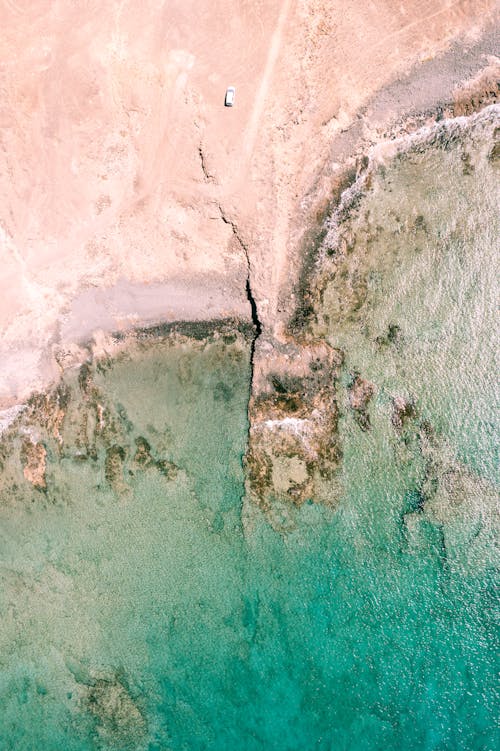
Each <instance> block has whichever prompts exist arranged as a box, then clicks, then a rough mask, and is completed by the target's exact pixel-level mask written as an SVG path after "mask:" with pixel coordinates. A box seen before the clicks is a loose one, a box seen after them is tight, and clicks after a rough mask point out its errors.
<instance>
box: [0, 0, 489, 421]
mask: <svg viewBox="0 0 500 751" xmlns="http://www.w3.org/2000/svg"><path fill="white" fill-rule="evenodd" d="M497 8H498V6H497V3H496V2H495V1H494V0H404V2H402V1H401V0H398V1H396V0H372V1H371V2H359V0H329V1H328V2H326V1H325V0H266V1H265V2H263V0H253V1H252V2H248V0H233V1H231V2H230V0H217V1H214V0H165V2H162V1H161V0H143V1H142V2H137V1H136V0H133V1H132V0H130V1H129V2H127V0H120V1H118V0H89V2H86V3H64V2H56V1H55V0H37V2H30V1H29V0H9V1H8V2H4V3H2V4H1V5H0V28H1V32H0V81H1V92H2V93H1V104H0V126H1V129H0V248H1V258H2V265H1V272H0V289H1V295H0V406H1V405H4V406H7V405H9V404H13V403H15V402H17V401H20V400H22V399H24V398H26V396H27V395H28V394H29V393H30V391H31V390H32V389H34V388H42V387H43V386H44V385H45V384H46V383H47V382H48V381H49V380H50V379H51V378H54V377H56V376H57V374H58V367H57V364H56V361H57V355H58V353H59V354H60V352H61V350H65V349H67V348H71V347H72V346H73V345H74V343H75V342H78V341H79V339H81V338H88V337H89V336H91V335H92V332H93V331H94V330H98V329H102V328H104V329H107V330H113V329H123V328H127V327H130V326H134V325H137V324H143V323H148V322H152V321H155V320H175V319H180V318H182V319H188V320H189V319H194V318H213V317H217V316H220V317H224V316H234V315H240V316H241V315H246V316H247V317H249V315H250V308H249V305H248V303H247V301H246V293H245V282H246V278H247V273H248V261H249V262H250V275H251V281H252V289H253V292H254V295H255V298H256V300H257V303H258V310H259V316H260V317H261V320H262V321H263V324H264V332H265V334H266V335H268V336H269V337H271V336H276V335H279V332H280V326H281V325H282V322H283V321H284V320H285V319H286V317H287V315H288V314H289V311H290V309H291V307H292V305H293V297H292V295H291V290H292V288H293V284H294V282H295V281H296V279H297V274H298V271H299V267H300V253H301V249H302V245H303V242H304V237H303V235H304V228H305V227H306V226H307V225H308V224H310V222H311V220H312V219H313V218H314V217H315V215H316V213H317V211H318V209H319V208H320V207H321V206H322V205H324V203H325V201H326V200H327V198H328V196H329V195H330V194H331V190H332V184H334V183H335V180H336V176H337V173H338V172H339V171H341V169H342V168H343V164H344V162H345V159H346V158H348V157H349V156H351V155H352V153H354V152H355V151H356V149H357V148H359V147H360V144H363V143H367V142H368V143H369V142H370V140H373V139H374V138H376V137H378V135H379V134H380V133H382V132H383V130H384V128H385V127H387V124H388V123H389V122H392V121H396V120H397V118H399V117H402V116H403V115H404V114H405V113H406V112H408V111H411V109H412V107H415V106H417V108H418V109H420V110H425V108H426V107H429V106H431V107H432V106H435V105H436V104H437V103H438V102H439V100H440V99H442V98H446V96H450V92H451V91H452V89H453V87H454V86H456V85H457V84H458V83H460V82H461V81H462V80H465V79H467V78H472V77H473V76H477V75H478V74H479V71H480V69H481V68H483V67H485V66H487V65H490V66H491V65H493V66H494V65H495V61H494V60H492V59H491V58H488V57H487V55H488V54H489V55H493V54H494V53H495V51H497V50H498V37H497V35H496V34H495V31H494V27H492V23H494V21H495V13H496V12H497ZM492 29H493V30H492ZM409 71H412V73H411V76H410V77H409V78H407V79H405V76H406V75H407V74H408V72H409ZM426 76H427V78H426ZM230 84H232V85H235V86H236V105H235V107H233V108H232V109H228V108H225V107H224V106H223V99H224V93H225V89H226V86H228V85H230ZM391 87H392V88H391ZM417 95H418V96H417ZM415 97H417V99H418V103H417V104H415ZM223 217H225V221H224V218H223ZM236 235H237V236H236ZM238 238H239V239H238ZM241 243H243V244H244V246H245V248H246V251H247V252H246V253H245V248H244V247H243V246H242V244H241ZM60 360H61V358H60V357H59V361H60Z"/></svg>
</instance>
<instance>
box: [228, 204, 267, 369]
mask: <svg viewBox="0 0 500 751" xmlns="http://www.w3.org/2000/svg"><path fill="white" fill-rule="evenodd" d="M218 209H219V213H220V216H221V219H222V221H223V222H224V224H228V225H229V226H230V227H231V229H232V231H233V235H234V237H235V239H236V240H237V242H238V244H239V245H240V247H241V249H242V251H243V253H244V256H245V259H246V264H247V278H246V282H245V292H246V296H247V300H248V302H249V304H250V310H251V315H252V323H253V326H254V330H255V335H254V337H253V340H252V344H251V349H250V375H251V383H253V372H254V354H255V345H256V342H257V339H258V338H259V336H260V335H261V333H262V323H261V320H260V318H259V312H258V309H257V302H256V300H255V297H254V295H253V292H252V279H251V274H252V266H251V262H250V252H249V250H248V245H247V244H246V243H245V242H244V241H243V239H242V237H241V235H240V233H239V230H238V226H237V224H236V222H234V221H233V220H232V219H229V217H228V216H227V214H226V213H225V211H224V209H223V208H222V206H221V205H220V203H219V204H218Z"/></svg>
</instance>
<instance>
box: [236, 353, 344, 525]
mask: <svg viewBox="0 0 500 751" xmlns="http://www.w3.org/2000/svg"><path fill="white" fill-rule="evenodd" d="M342 362H343V353H342V352H340V350H336V349H334V348H332V347H329V346H328V345H327V344H326V343H323V342H322V343H317V342H307V341H306V342H300V343H298V342H294V341H292V340H289V341H287V342H286V344H282V345H281V347H279V348H278V347H277V351H276V353H275V354H274V357H273V358H272V361H271V362H270V361H269V360H268V361H267V364H268V365H269V371H268V372H267V373H263V372H260V373H259V374H258V377H260V379H261V384H262V386H263V388H262V390H261V392H260V393H259V394H258V396H256V397H253V398H252V399H251V402H250V408H249V414H250V423H251V425H250V438H249V448H248V452H247V456H246V469H247V477H248V491H249V497H250V499H251V500H253V501H254V502H255V503H256V504H257V505H258V506H259V507H260V508H261V509H262V510H263V511H264V512H265V513H267V514H268V518H269V519H270V520H272V518H273V507H274V506H275V504H283V503H284V504H285V505H287V504H288V505H289V506H301V505H302V504H304V503H305V502H306V501H314V502H315V503H323V504H326V505H329V506H331V505H334V504H335V500H336V495H335V493H334V492H333V491H332V487H331V486H328V483H325V482H323V481H324V480H325V479H331V478H332V477H333V476H334V475H335V474H336V472H337V470H338V467H339V464H340V460H341V456H342V451H341V448H340V442H339V436H338V405H337V400H336V390H335V384H336V380H337V377H338V373H339V368H340V366H341V364H342ZM264 377H265V380H264Z"/></svg>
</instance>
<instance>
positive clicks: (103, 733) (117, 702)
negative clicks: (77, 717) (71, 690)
mask: <svg viewBox="0 0 500 751" xmlns="http://www.w3.org/2000/svg"><path fill="white" fill-rule="evenodd" d="M82 707H83V709H85V710H86V711H87V712H89V713H90V714H91V715H93V716H94V718H95V722H96V734H97V746H98V748H103V749H120V751H128V749H130V750H131V751H132V750H134V751H135V749H137V748H138V747H140V746H142V743H143V742H144V741H145V738H146V735H147V723H146V720H145V718H144V716H143V714H142V712H141V711H140V709H139V707H138V706H137V702H136V701H135V700H134V698H133V697H132V695H131V693H130V690H129V688H128V686H127V685H126V682H125V681H124V679H123V678H121V677H120V676H118V675H112V676H109V677H105V678H97V679H92V680H91V681H90V685H87V686H86V687H85V692H84V695H83V701H82Z"/></svg>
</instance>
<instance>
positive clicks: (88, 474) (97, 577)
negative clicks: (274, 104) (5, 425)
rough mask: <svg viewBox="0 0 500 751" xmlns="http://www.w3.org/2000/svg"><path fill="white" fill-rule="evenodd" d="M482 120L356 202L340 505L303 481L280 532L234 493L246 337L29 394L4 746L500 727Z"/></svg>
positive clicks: (417, 737)
mask: <svg viewBox="0 0 500 751" xmlns="http://www.w3.org/2000/svg"><path fill="white" fill-rule="evenodd" d="M443 127H444V126H443ZM469 130H470V132H469V131H468V130H467V129H466V130H465V131H464V133H461V135H460V138H458V137H457V139H455V140H454V141H453V142H452V143H451V144H450V145H449V146H447V147H446V148H443V146H442V144H440V143H434V145H429V144H426V143H423V144H420V145H419V146H418V148H417V147H415V149H414V151H412V152H411V153H409V154H406V155H404V156H403V157H401V158H398V159H396V160H395V161H391V162H389V163H388V164H386V165H385V167H384V168H383V169H380V170H379V171H378V172H377V174H376V175H375V177H374V180H373V184H372V187H371V188H370V190H369V191H368V193H367V195H366V196H364V197H361V199H360V200H359V201H357V202H356V205H355V207H354V208H353V209H352V210H351V211H350V212H349V214H348V216H347V217H345V218H344V220H343V222H344V223H343V225H342V227H341V230H340V234H341V237H347V238H348V240H349V244H350V246H352V247H351V249H350V251H349V252H347V255H346V256H345V258H344V257H342V256H338V257H336V256H335V255H334V256H333V257H332V259H333V260H332V263H333V262H335V263H336V264H337V271H336V273H335V274H329V278H330V281H329V282H328V284H327V285H326V287H325V291H324V295H323V303H322V305H321V307H320V308H319V309H318V310H317V323H316V327H317V331H318V333H320V334H321V335H324V336H326V337H327V338H328V339H329V341H330V342H331V344H332V345H333V346H337V347H342V349H343V350H344V351H345V353H346V361H345V365H344V368H343V372H342V374H341V378H340V382H339V384H338V400H339V404H340V406H341V414H342V418H341V421H340V431H341V442H342V448H343V460H342V465H341V470H340V480H341V483H340V486H341V487H342V488H343V490H342V492H341V497H340V498H339V504H338V507H337V509H336V510H335V511H332V510H327V509H324V508H322V507H320V506H318V505H315V504H305V505H304V506H303V507H302V508H301V510H300V512H299V513H298V514H296V515H295V517H294V518H295V525H294V526H293V527H292V528H291V529H290V530H289V531H288V532H287V533H286V534H284V535H280V534H278V533H277V532H275V531H274V530H273V529H272V528H271V527H270V526H269V525H268V524H267V523H266V521H265V520H264V519H263V518H262V517H260V514H259V512H258V511H257V510H256V509H250V510H249V511H248V510H247V513H246V514H245V516H244V517H242V513H241V507H242V496H243V492H244V487H243V480H244V478H243V471H242V465H241V461H242V456H243V453H244V451H245V445H246V434H247V418H246V409H247V401H248V389H249V375H250V373H249V353H250V347H249V344H248V343H245V342H242V341H241V340H240V339H237V340H236V341H235V342H231V341H229V340H228V339H227V338H226V339H222V338H221V339H217V340H209V341H207V342H206V343H204V342H196V341H194V340H189V339H182V338H177V339H172V340H169V339H161V338H159V339H158V340H156V341H155V340H152V341H146V342H143V343H140V344H133V345H131V346H130V348H129V350H128V351H126V352H125V353H123V354H122V355H121V356H120V357H117V358H116V359H114V360H110V361H109V362H105V363H101V364H100V365H98V366H96V365H94V366H92V367H91V368H90V370H89V371H88V372H84V373H83V375H82V374H80V378H79V379H78V375H77V374H73V375H71V374H70V375H68V377H67V381H66V388H65V389H64V390H61V391H60V392H59V395H58V397H57V398H56V399H55V400H53V401H52V402H51V403H50V404H45V403H44V404H42V405H41V404H38V405H37V407H36V409H35V408H34V409H33V410H31V411H30V410H28V412H27V413H24V414H23V415H21V416H20V417H19V423H18V426H17V432H13V433H11V434H7V438H6V443H5V447H4V451H3V454H2V462H3V470H2V490H1V506H0V577H1V580H2V587H1V590H0V613H1V621H0V664H1V674H0V713H1V722H0V748H1V749H2V751H3V749H13V750H14V749H15V751H24V749H26V750H28V749H35V748H36V749H43V751H56V750H57V751H59V750H60V749H68V751H87V750H88V749H110V750H111V749H113V750H116V749H119V750H120V751H121V750H123V751H125V750H126V749H134V750H142V749H149V750H150V751H153V749H155V750H160V749H162V750H164V749H172V751H177V750H178V749H189V750H190V751H191V750H193V751H195V750H196V749H200V750H201V749H221V750H222V749H228V750H229V749H231V751H233V750H234V749H238V750H239V749H241V750H247V749H248V751H254V750H255V751H260V750H261V749H280V751H281V750H283V751H285V750H287V749H289V750H290V751H292V750H293V751H295V750H297V751H298V750H299V749H300V750H301V751H302V750H303V749H313V748H314V749H328V750H332V751H337V750H338V751H341V750H344V749H345V750H346V751H357V750H358V749H359V750H360V751H361V750H362V749H370V751H371V750H373V749H384V750H387V749H394V750H396V749H402V748H412V749H440V750H442V749H450V750H451V749H453V750H458V749H463V750H464V751H465V750H467V751H470V750H476V749H477V750H478V751H479V750H480V749H481V750H486V749H494V748H496V747H498V740H499V738H498V735H497V734H496V733H497V731H496V729H495V717H496V702H497V701H498V684H497V682H496V672H497V667H498V665H497V663H496V658H495V655H496V651H497V648H498V643H497V642H496V633H497V632H496V628H497V621H496V619H495V618H496V614H497V600H496V599H495V589H494V586H495V582H496V570H497V569H496V564H497V559H496V558H495V557H494V536H495V531H496V529H497V527H496V520H495V508H496V500H497V494H496V489H495V488H496V485H495V483H497V481H498V475H497V472H498V465H497V461H496V456H495V453H494V447H495V444H494V440H495V435H496V430H497V424H496V422H495V420H496V419H497V414H498V413H497V411H496V407H497V402H496V401H495V399H496V394H495V382H494V377H495V365H496V364H495V343H496V338H495V337H496V334H497V332H496V330H495V319H494V317H493V315H492V310H493V309H494V306H495V304H496V295H497V291H496V290H497V288H496V283H495V275H494V273H493V270H494V268H495V265H496V255H495V242H496V240H495V238H497V237H498V225H497V224H496V206H498V198H499V196H498V192H497V191H498V182H497V177H498V162H496V163H495V162H493V161H492V160H491V158H489V156H488V155H490V154H491V148H492V142H491V139H492V133H493V127H492V126H490V125H489V123H488V121H487V119H486V120H484V119H483V120H479V122H478V123H476V125H475V126H474V127H470V126H469ZM464 152H465V153H466V154H468V157H466V158H464V157H463V154H464ZM471 167H472V170H471ZM464 171H465V172H466V173H467V174H464ZM328 268H329V267H328V263H327V267H326V269H325V273H329V272H328ZM355 373H359V374H360V375H361V377H362V378H364V379H366V380H369V381H370V382H371V383H373V384H374V386H375V393H374V396H373V398H372V400H371V401H370V403H369V405H368V407H367V413H368V415H369V427H368V428H367V426H366V424H364V425H360V422H359V420H358V419H357V415H356V413H355V412H353V410H352V409H350V407H349V396H348V394H349V389H350V387H351V384H352V379H353V377H354V374H355ZM396 396H403V397H405V398H406V399H407V400H408V401H410V400H411V403H412V410H411V414H409V415H408V416H407V418H405V420H404V424H403V425H402V426H401V427H399V428H398V427H396V426H395V424H394V408H393V398H394V397H396ZM59 407H61V408H62V409H64V411H65V416H64V418H61V419H58V412H57V409H58V408H59ZM40 415H42V417H40ZM47 415H48V416H47ZM23 431H24V432H23ZM59 434H60V436H62V443H61V441H60V440H59V439H58V435H59ZM27 440H28V441H30V443H31V445H33V444H32V442H33V441H35V442H41V443H43V445H44V446H45V447H46V450H47V472H46V486H47V487H46V488H42V489H38V490H37V489H33V488H32V487H31V486H30V485H29V483H27V482H26V480H25V479H24V478H23V474H22V470H21V464H20V456H21V458H22V456H23V454H22V452H23V450H24V452H25V454H26V448H24V449H23V445H25V443H23V442H26V441H27ZM144 441H146V443H145V442H144ZM249 516H251V520H250V521H251V524H250V523H249ZM243 518H244V519H245V524H243V522H242V519H243Z"/></svg>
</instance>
